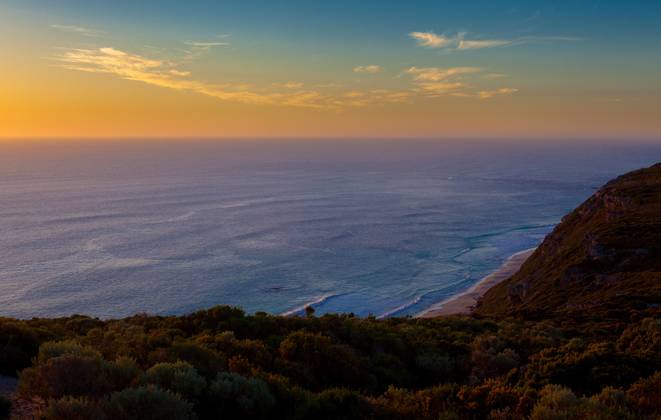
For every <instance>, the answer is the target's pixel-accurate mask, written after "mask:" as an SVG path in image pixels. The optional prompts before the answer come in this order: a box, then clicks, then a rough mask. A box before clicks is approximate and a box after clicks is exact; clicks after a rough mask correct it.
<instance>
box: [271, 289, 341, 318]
mask: <svg viewBox="0 0 661 420" xmlns="http://www.w3.org/2000/svg"><path fill="white" fill-rule="evenodd" d="M342 295H343V293H330V294H327V295H323V296H320V297H318V298H316V299H315V300H313V301H310V302H307V303H305V304H303V305H301V306H298V307H296V308H294V309H291V310H289V311H287V312H283V313H281V314H280V316H294V315H299V314H302V313H304V312H305V308H307V307H308V306H311V307H313V308H314V305H321V304H323V303H326V302H328V301H329V300H330V299H332V298H336V297H338V296H342Z"/></svg>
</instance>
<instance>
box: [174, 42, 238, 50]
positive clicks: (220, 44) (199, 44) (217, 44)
mask: <svg viewBox="0 0 661 420" xmlns="http://www.w3.org/2000/svg"><path fill="white" fill-rule="evenodd" d="M185 44H186V45H190V46H191V47H197V48H205V49H206V48H212V47H224V46H227V45H230V43H229V42H218V41H186V42H185Z"/></svg>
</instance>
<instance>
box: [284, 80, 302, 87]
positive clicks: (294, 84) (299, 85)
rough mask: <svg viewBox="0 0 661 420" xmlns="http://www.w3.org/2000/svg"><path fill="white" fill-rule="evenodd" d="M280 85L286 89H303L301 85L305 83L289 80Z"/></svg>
mask: <svg viewBox="0 0 661 420" xmlns="http://www.w3.org/2000/svg"><path fill="white" fill-rule="evenodd" d="M281 86H282V87H284V88H286V89H303V87H304V86H305V85H303V83H301V82H291V81H290V82H287V83H283V84H282V85H281Z"/></svg>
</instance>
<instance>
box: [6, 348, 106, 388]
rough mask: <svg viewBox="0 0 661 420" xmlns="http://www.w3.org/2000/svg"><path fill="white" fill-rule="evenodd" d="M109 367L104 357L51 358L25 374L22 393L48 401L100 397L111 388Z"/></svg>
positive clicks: (67, 355)
mask: <svg viewBox="0 0 661 420" xmlns="http://www.w3.org/2000/svg"><path fill="white" fill-rule="evenodd" d="M106 364H107V362H105V361H104V360H103V359H101V358H100V357H85V356H76V355H71V354H65V355H63V356H59V357H54V358H50V359H47V360H45V361H44V362H42V363H41V364H39V365H37V366H36V367H34V368H29V369H25V370H24V371H23V372H22V373H21V375H20V378H19V391H20V392H21V393H22V394H23V395H27V396H35V395H38V396H41V397H44V398H60V397H63V396H65V395H71V396H85V395H87V396H93V395H94V396H99V395H102V394H103V393H105V392H106V390H107V388H108V383H107V381H106V375H105V365H106Z"/></svg>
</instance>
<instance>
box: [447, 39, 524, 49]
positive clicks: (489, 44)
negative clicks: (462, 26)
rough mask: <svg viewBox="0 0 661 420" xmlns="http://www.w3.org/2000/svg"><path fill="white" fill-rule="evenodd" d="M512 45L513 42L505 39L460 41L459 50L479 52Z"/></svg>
mask: <svg viewBox="0 0 661 420" xmlns="http://www.w3.org/2000/svg"><path fill="white" fill-rule="evenodd" d="M508 45H512V41H507V40H504V39H480V40H472V41H470V40H465V39H462V40H459V44H458V45H457V49H458V50H479V49H482V48H494V47H506V46H508Z"/></svg>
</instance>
